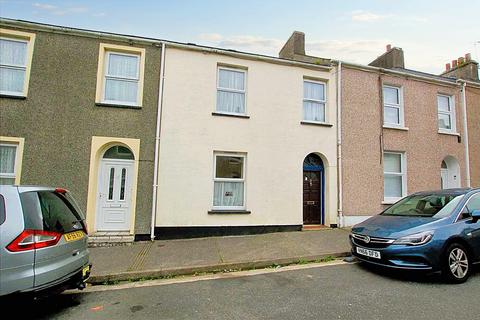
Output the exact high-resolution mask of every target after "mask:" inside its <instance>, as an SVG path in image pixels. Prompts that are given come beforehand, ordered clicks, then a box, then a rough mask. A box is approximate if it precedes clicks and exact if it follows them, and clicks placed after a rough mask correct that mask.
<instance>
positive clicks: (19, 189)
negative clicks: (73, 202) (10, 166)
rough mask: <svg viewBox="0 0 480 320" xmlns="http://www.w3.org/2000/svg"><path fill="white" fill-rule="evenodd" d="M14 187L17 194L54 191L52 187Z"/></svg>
mask: <svg viewBox="0 0 480 320" xmlns="http://www.w3.org/2000/svg"><path fill="white" fill-rule="evenodd" d="M14 187H17V188H18V192H19V193H23V192H30V191H55V188H54V187H48V186H35V185H17V186H14Z"/></svg>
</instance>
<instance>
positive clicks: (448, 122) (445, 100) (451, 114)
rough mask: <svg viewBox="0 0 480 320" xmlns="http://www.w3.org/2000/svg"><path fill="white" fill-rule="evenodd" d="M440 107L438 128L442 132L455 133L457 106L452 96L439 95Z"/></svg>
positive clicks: (438, 104) (438, 103) (438, 107)
mask: <svg viewBox="0 0 480 320" xmlns="http://www.w3.org/2000/svg"><path fill="white" fill-rule="evenodd" d="M437 109H438V130H439V131H440V132H449V133H454V132H455V131H456V128H455V106H454V103H453V99H452V97H451V96H446V95H438V96H437Z"/></svg>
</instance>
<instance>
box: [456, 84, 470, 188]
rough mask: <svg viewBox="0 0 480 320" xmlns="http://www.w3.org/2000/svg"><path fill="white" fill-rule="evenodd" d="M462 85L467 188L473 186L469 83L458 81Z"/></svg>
mask: <svg viewBox="0 0 480 320" xmlns="http://www.w3.org/2000/svg"><path fill="white" fill-rule="evenodd" d="M458 82H459V83H461V84H462V109H463V110H462V111H463V137H464V138H463V141H464V142H463V143H464V144H465V176H466V182H467V188H470V186H471V180H470V156H469V153H468V126H467V125H468V123H467V93H466V88H467V83H466V82H465V81H463V80H458Z"/></svg>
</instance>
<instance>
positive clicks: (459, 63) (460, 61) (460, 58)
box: [458, 57, 465, 66]
mask: <svg viewBox="0 0 480 320" xmlns="http://www.w3.org/2000/svg"><path fill="white" fill-rule="evenodd" d="M464 62H465V59H464V58H463V57H459V58H458V65H459V66H461V65H462V64H464Z"/></svg>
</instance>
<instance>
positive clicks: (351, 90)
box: [0, 19, 480, 242]
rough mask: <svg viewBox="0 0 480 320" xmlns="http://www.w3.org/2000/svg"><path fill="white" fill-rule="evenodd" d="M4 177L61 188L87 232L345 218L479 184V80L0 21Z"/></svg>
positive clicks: (227, 229)
mask: <svg viewBox="0 0 480 320" xmlns="http://www.w3.org/2000/svg"><path fill="white" fill-rule="evenodd" d="M0 28H1V29H0V33H1V36H0V96H1V98H0V136H1V137H0V140H1V141H0V182H1V183H3V184H5V183H6V184H36V185H38V184H40V185H50V186H61V187H65V188H67V189H69V190H71V191H72V192H73V193H74V194H75V195H76V198H78V200H79V202H80V206H81V207H82V208H83V209H84V211H85V212H86V216H87V221H88V230H89V233H90V235H91V239H92V240H93V241H99V242H118V241H122V242H125V241H133V240H141V239H150V238H173V237H192V236H200V235H225V234H240V233H257V232H272V231H283V230H301V229H302V228H308V227H310V226H312V225H313V226H316V225H319V226H320V225H326V226H331V227H337V226H349V225H353V224H355V223H357V222H359V221H361V220H363V219H365V218H366V217H368V216H371V215H373V214H377V213H379V212H381V211H382V210H383V209H384V208H385V206H387V205H388V204H391V203H393V202H395V201H397V200H398V199H400V198H402V197H403V196H405V195H407V194H409V193H412V192H415V191H419V190H425V189H440V188H454V187H466V186H472V187H473V186H476V187H478V186H480V143H479V141H480V81H479V79H478V63H477V62H475V61H473V60H472V59H471V57H470V55H466V56H465V57H462V58H461V59H458V60H455V61H454V62H453V63H452V65H450V64H449V65H448V66H447V69H446V70H445V72H444V73H443V74H442V75H432V74H426V73H422V72H418V71H414V70H410V69H407V68H405V65H404V56H403V51H402V49H400V48H397V47H393V48H392V47H390V46H388V47H387V50H386V52H385V53H383V54H382V55H381V56H379V57H378V58H377V59H375V60H374V61H373V62H372V63H370V64H369V65H358V64H352V63H347V62H342V61H338V60H332V59H326V58H321V57H313V56H309V55H306V53H305V36H304V34H303V33H301V32H294V33H293V34H292V36H291V37H290V38H289V39H288V41H287V42H286V43H285V45H284V47H283V48H282V49H281V51H280V53H279V57H270V56H264V55H259V54H252V53H245V52H238V51H234V50H226V49H220V48H212V47H205V46H198V45H194V44H183V43H178V42H173V41H166V40H161V39H151V38H144V37H133V36H126V35H119V34H113V33H106V32H98V31H91V30H81V29H74V28H69V27H60V26H52V25H45V24H39V23H34V22H26V21H17V20H10V19H1V20H0Z"/></svg>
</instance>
